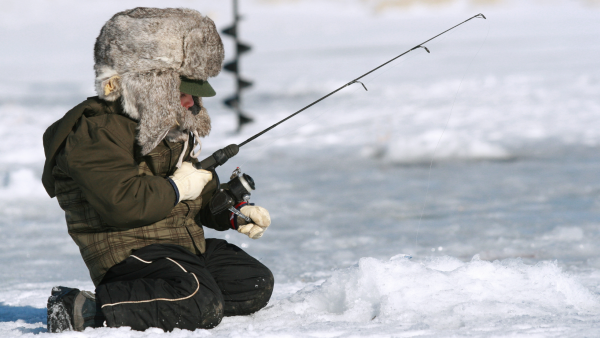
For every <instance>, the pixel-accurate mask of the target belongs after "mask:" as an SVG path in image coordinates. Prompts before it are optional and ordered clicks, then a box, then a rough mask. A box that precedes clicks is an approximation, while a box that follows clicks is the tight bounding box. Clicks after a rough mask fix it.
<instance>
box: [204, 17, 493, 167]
mask: <svg viewBox="0 0 600 338" xmlns="http://www.w3.org/2000/svg"><path fill="white" fill-rule="evenodd" d="M475 18H481V19H486V17H485V15H483V14H482V13H479V14H477V15H474V16H472V17H470V18H468V19H467V20H465V21H463V22H461V23H459V24H457V25H455V26H453V27H451V28H448V29H447V30H445V31H443V32H441V33H440V34H438V35H436V36H434V37H432V38H431V39H429V40H426V41H425V42H422V43H420V44H418V45H416V46H414V47H413V48H411V49H409V50H407V51H406V52H404V53H402V54H400V55H398V56H396V57H394V58H393V59H390V60H389V61H387V62H385V63H382V64H381V65H379V66H377V67H375V68H373V69H371V70H370V71H368V72H366V73H364V74H363V75H361V76H359V77H357V78H356V79H354V80H352V81H350V82H348V83H346V84H345V85H343V86H341V87H339V88H338V89H336V90H334V91H332V92H331V93H329V94H327V95H325V96H323V97H321V98H320V99H318V100H316V101H314V102H312V103H310V104H309V105H307V106H306V107H304V108H302V109H300V110H298V111H297V112H295V113H293V114H291V115H289V116H288V117H286V118H284V119H283V120H281V121H279V122H277V123H275V124H273V125H272V126H270V127H268V128H266V129H265V130H263V131H261V132H259V133H257V134H256V135H254V136H252V137H250V138H248V139H247V140H245V141H244V142H242V143H240V144H230V145H228V146H227V147H225V148H223V149H219V150H217V151H216V152H214V153H213V154H212V155H211V156H209V157H207V158H206V159H204V160H202V161H200V162H199V163H197V164H196V168H198V169H206V170H212V169H214V168H216V167H218V166H220V165H223V164H225V162H227V160H229V159H230V158H232V157H233V156H235V155H237V153H238V152H239V148H241V147H243V146H244V145H246V144H248V143H250V142H252V141H253V140H254V139H256V138H258V137H259V136H261V135H263V134H264V133H266V132H268V131H269V130H271V129H273V128H275V127H277V126H278V125H280V124H282V123H283V122H285V121H287V120H289V119H291V118H292V117H294V116H296V115H298V114H300V113H301V112H303V111H305V110H306V109H308V108H310V107H312V106H314V105H315V104H317V103H319V102H321V101H323V100H325V99H326V98H328V97H330V96H331V95H333V94H335V93H337V92H339V91H340V90H342V89H344V88H346V87H349V86H351V85H353V84H355V83H360V84H361V85H362V86H363V88H364V89H365V90H368V89H367V87H366V86H365V85H364V83H362V82H360V81H359V80H360V79H362V78H363V77H365V76H367V75H369V74H371V73H373V72H374V71H376V70H378V69H380V68H381V67H384V66H386V65H387V64H389V63H390V62H392V61H394V60H396V59H398V58H400V57H402V56H404V55H405V54H408V53H409V52H411V51H413V50H415V49H419V48H423V49H425V50H426V51H427V53H431V52H430V51H429V49H428V48H427V47H425V46H423V45H424V44H426V43H428V42H429V41H431V40H433V39H435V38H437V37H439V36H441V35H443V34H445V33H447V32H449V31H451V30H453V29H454V28H456V27H458V26H460V25H462V24H464V23H466V22H468V21H471V20H473V19H475Z"/></svg>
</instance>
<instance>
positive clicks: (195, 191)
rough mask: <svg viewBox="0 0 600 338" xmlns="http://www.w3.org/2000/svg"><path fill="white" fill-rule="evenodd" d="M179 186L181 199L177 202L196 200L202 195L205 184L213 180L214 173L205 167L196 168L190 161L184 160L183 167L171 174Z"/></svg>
mask: <svg viewBox="0 0 600 338" xmlns="http://www.w3.org/2000/svg"><path fill="white" fill-rule="evenodd" d="M169 177H170V178H171V181H172V182H173V183H174V184H175V185H176V186H177V190H178V191H179V199H178V200H177V203H179V202H181V201H187V200H195V199H196V198H198V196H200V193H201V192H202V189H204V186H205V185H206V184H207V183H208V182H210V180H212V173H211V172H210V171H207V170H204V169H200V170H198V169H196V168H194V165H193V164H191V163H190V162H183V163H182V164H181V167H180V168H179V169H177V170H175V172H174V173H173V176H169Z"/></svg>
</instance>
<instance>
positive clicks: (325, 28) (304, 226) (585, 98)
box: [0, 0, 600, 338]
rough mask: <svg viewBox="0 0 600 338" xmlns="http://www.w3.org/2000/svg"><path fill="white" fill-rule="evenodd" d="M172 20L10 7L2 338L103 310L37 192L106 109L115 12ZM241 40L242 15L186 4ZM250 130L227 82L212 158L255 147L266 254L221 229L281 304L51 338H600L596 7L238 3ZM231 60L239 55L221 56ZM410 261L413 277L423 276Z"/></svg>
mask: <svg viewBox="0 0 600 338" xmlns="http://www.w3.org/2000/svg"><path fill="white" fill-rule="evenodd" d="M164 5H165V3H164V2H162V1H157V0H152V1H133V0H132V1H127V2H123V1H114V0H105V1H102V2H94V3H93V4H92V3H90V2H83V1H74V0H59V1H44V0H27V1H17V0H5V1H2V3H1V4H0V37H1V38H2V49H0V74H2V76H1V77H0V137H1V139H2V142H1V143H0V154H1V156H0V240H1V241H2V242H1V243H2V245H0V261H1V262H2V264H0V336H2V337H31V336H38V335H40V336H46V335H48V333H47V332H46V329H45V323H46V322H45V320H46V318H45V316H46V310H45V305H46V300H47V297H48V296H49V294H50V290H51V288H52V287H53V286H55V285H66V286H70V287H77V288H81V289H86V290H93V284H92V283H91V281H90V279H89V276H88V273H87V269H86V268H85V265H84V264H83V261H82V260H81V257H80V255H79V251H78V248H77V247H76V245H75V244H74V243H73V241H72V240H71V239H70V237H69V236H68V234H67V231H66V226H65V224H64V214H63V212H62V211H61V210H60V208H59V207H58V204H57V202H56V201H55V200H52V199H49V198H48V197H47V195H46V194H45V191H44V189H43V187H42V185H41V183H40V177H41V173H42V167H43V160H44V153H43V148H42V134H43V132H44V130H45V129H46V128H47V127H48V126H49V125H50V124H51V123H52V122H54V121H55V120H56V119H58V118H60V117H61V116H62V115H63V114H64V113H65V112H66V111H67V110H68V109H70V108H71V107H72V106H74V105H75V104H77V103H79V102H80V101H81V100H83V99H85V97H87V96H92V95H94V93H93V71H92V65H93V58H92V48H93V43H94V41H95V37H96V36H97V34H98V32H99V30H100V28H101V26H102V25H103V23H104V22H105V21H106V20H107V19H108V18H110V16H111V15H113V14H114V13H116V12H117V11H120V10H123V9H126V8H131V7H135V6H164ZM169 6H174V7H177V6H182V7H191V8H195V9H198V10H200V11H201V12H203V13H206V14H208V15H210V16H211V17H212V18H213V19H214V20H215V22H216V24H217V26H218V27H219V28H223V27H226V26H227V25H228V24H229V23H230V22H231V8H230V3H229V1H218V2H217V1H192V0H176V1H175V0H174V1H171V2H169ZM240 11H241V13H242V14H243V16H244V21H242V23H241V27H240V32H241V39H242V41H245V42H247V43H249V44H250V45H252V46H253V50H252V52H251V53H248V54H246V55H244V56H243V57H242V60H241V70H242V74H243V76H244V77H245V78H248V79H250V80H253V81H254V82H255V86H254V87H252V88H251V89H250V90H248V91H246V92H244V95H243V106H244V109H245V110H247V112H248V114H249V115H251V116H253V117H254V118H255V121H256V122H255V123H254V124H251V125H249V126H248V127H247V128H245V129H244V130H243V131H242V133H241V134H235V133H234V132H233V131H234V129H235V121H236V120H235V116H234V115H233V114H232V113H231V112H230V111H229V110H227V109H226V108H225V107H224V106H223V105H222V104H221V100H222V99H224V98H226V97H228V95H230V94H231V93H232V91H233V84H232V77H231V75H230V74H226V73H223V74H221V75H220V76H219V77H218V78H216V79H214V80H212V81H211V84H212V85H213V87H214V88H215V89H216V91H217V93H218V95H217V97H216V98H214V99H210V100H205V102H204V103H205V105H206V106H207V109H208V110H209V112H210V114H211V117H212V120H213V131H212V133H211V135H210V136H209V137H207V138H206V139H205V140H204V142H203V144H204V149H203V153H204V154H210V153H211V152H212V151H214V150H216V149H218V148H221V147H223V146H225V145H227V144H230V143H240V142H242V141H243V140H245V139H247V138H248V137H250V136H252V135H253V134H255V133H257V132H259V131H260V130H262V129H264V128H266V127H267V126H269V125H271V124H272V123H275V122H277V121H278V120H280V119H282V118H284V117H285V116H287V115H289V114H291V113H293V112H294V111H296V110H298V109H300V108H302V107H304V106H305V105H307V104H309V103H310V102H312V101H314V100H316V99H318V98H319V97H321V96H323V95H325V94H327V93H328V92H330V91H332V90H334V89H336V88H338V87H340V86H342V85H344V84H345V83H347V82H348V81H350V80H352V79H354V78H356V77H357V76H359V75H361V74H363V73H365V72H366V71H368V70H369V69H371V68H373V67H375V66H376V65H378V64H380V63H383V62H385V61H387V60H389V59H391V58H392V57H394V56H396V55H398V54H400V53H402V52H404V51H405V50H407V49H409V48H412V47H413V46H415V45H417V44H418V43H421V42H423V41H425V40H427V39H429V38H430V37H432V36H434V35H436V34H438V33H439V32H441V31H443V30H445V29H447V28H449V27H451V26H453V25H455V24H457V23H459V22H461V21H463V20H465V19H466V18H468V17H471V16H473V15H475V14H477V13H479V12H482V13H484V14H485V15H486V16H487V18H488V20H482V19H474V20H471V21H470V22H469V23H467V24H465V25H463V26H461V27H459V28H457V29H456V30H454V31H452V32H450V33H448V34H446V35H444V36H442V37H440V38H438V39H436V40H434V41H432V42H430V43H428V44H427V47H428V48H429V49H430V50H431V54H428V53H427V52H425V51H424V50H422V49H420V50H416V51H413V52H411V53H409V54H407V55H406V56H405V57H403V58H401V59H399V60H397V61H395V62H394V63H392V64H391V65H389V66H387V67H385V68H383V69H382V70H380V71H378V72H375V73H374V74H372V75H369V76H367V77H366V78H364V79H363V81H362V82H363V83H364V84H365V85H366V87H367V88H368V91H367V92H365V90H364V89H363V88H362V86H361V85H359V84H357V85H352V86H350V87H348V88H345V89H343V90H342V91H340V92H339V93H337V94H336V95H334V96H332V97H330V98H328V99H327V100H325V101H323V102H321V103H319V104H318V105H316V106H314V107H312V108H310V109H309V110H307V111H305V112H303V113H302V114H300V115H298V116H296V117H294V118H293V119H291V120H290V121H288V122H286V123H284V124H282V125H281V126H279V127H277V128H275V129H274V130H272V131H271V132H269V133H268V134H266V135H264V136H262V137H260V138H259V139H257V140H256V141H253V142H252V143H250V144H248V145H246V146H244V147H243V148H242V149H241V151H240V154H239V155H238V156H237V157H236V158H234V159H232V160H231V161H230V162H228V163H227V164H226V165H225V166H223V167H222V168H221V169H219V174H220V175H221V177H227V176H228V175H229V173H230V172H231V171H232V170H233V169H234V168H235V167H237V166H240V167H241V168H242V170H243V171H244V172H246V173H248V174H250V175H251V176H252V177H253V178H254V179H255V181H256V185H257V191H256V193H254V194H253V197H252V199H253V201H254V202H255V203H257V204H259V205H261V206H264V207H266V208H267V209H269V211H270V212H271V215H272V219H273V225H272V226H271V227H270V228H269V230H268V231H267V232H266V233H265V235H264V236H263V237H262V238H261V239H260V240H250V239H248V238H247V237H245V236H243V235H240V234H238V233H235V232H225V233H218V232H215V231H212V230H207V236H208V237H219V238H225V239H227V240H228V241H230V242H232V243H234V244H236V245H239V246H240V247H242V248H244V250H246V251H248V252H249V253H250V254H252V255H253V256H255V257H257V258H259V259H260V260H261V261H262V262H264V263H265V264H266V265H267V266H269V267H270V268H271V270H272V271H273V273H274V275H275V279H276V285H275V291H274V295H273V298H272V300H271V302H270V303H269V305H268V306H267V307H266V308H265V309H263V310H261V311H259V312H258V313H256V314H254V315H251V316H246V317H230V318H225V319H224V320H223V322H222V323H221V324H220V325H219V326H218V327H217V328H215V329H212V330H197V331H194V332H189V331H181V330H176V331H174V332H171V333H164V332H162V331H160V330H156V329H151V330H148V331H146V332H136V331H131V330H129V329H128V328H120V329H110V328H99V329H88V330H86V331H85V332H81V333H80V332H65V333H61V334H56V335H54V336H56V337H117V338H125V337H176V338H181V337H412V336H424V337H450V336H451V337H473V336H474V337H501V336H518V337H592V336H597V335H598V333H597V332H598V328H599V327H600V321H599V320H598V312H599V307H600V300H599V298H598V297H599V295H600V283H599V281H600V255H599V254H600V250H599V249H598V245H597V243H598V241H599V240H600V231H599V226H600V197H599V192H600V176H599V175H598V172H599V170H600V155H599V154H600V152H599V151H598V150H599V149H600V129H599V128H598V126H599V125H600V72H599V71H600V64H599V63H600V48H599V47H598V44H597V43H596V41H598V39H599V38H600V25H598V22H600V21H599V20H598V19H599V18H600V7H598V4H597V2H595V1H583V0H582V1H566V0H564V1H563V0H555V1H545V2H542V1H534V0H527V1H516V0H512V1H511V0H500V1H467V0H446V1H427V2H419V1H388V0H370V1H359V0H328V1H314V0H297V1H283V0H279V1H273V0H271V1H266V0H262V1H260V0H247V1H241V4H240ZM223 39H224V42H225V44H226V60H229V59H230V57H231V55H232V48H233V44H232V43H231V39H229V38H228V37H224V38H223ZM409 257H412V258H409Z"/></svg>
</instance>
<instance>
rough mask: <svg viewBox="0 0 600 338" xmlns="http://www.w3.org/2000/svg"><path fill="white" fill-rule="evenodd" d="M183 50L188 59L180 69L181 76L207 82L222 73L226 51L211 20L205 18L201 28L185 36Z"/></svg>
mask: <svg viewBox="0 0 600 338" xmlns="http://www.w3.org/2000/svg"><path fill="white" fill-rule="evenodd" d="M183 48H184V52H185V55H186V57H185V59H184V63H183V65H182V66H181V69H180V72H181V75H183V76H185V77H188V78H192V79H202V80H205V81H206V80H207V79H208V78H209V77H213V76H217V75H218V74H219V73H220V72H221V65H222V63H223V59H224V58H225V51H224V50H223V42H222V41H221V37H220V36H219V32H218V31H217V28H216V27H215V23H214V22H213V21H212V20H211V19H209V18H203V20H202V22H201V23H200V26H199V27H197V28H194V29H192V30H191V31H190V32H189V33H188V34H187V35H186V36H185V41H184V46H183Z"/></svg>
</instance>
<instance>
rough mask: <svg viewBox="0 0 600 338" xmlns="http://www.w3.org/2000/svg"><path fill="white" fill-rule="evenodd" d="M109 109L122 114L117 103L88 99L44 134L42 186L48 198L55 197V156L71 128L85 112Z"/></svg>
mask: <svg viewBox="0 0 600 338" xmlns="http://www.w3.org/2000/svg"><path fill="white" fill-rule="evenodd" d="M107 108H108V109H110V110H111V111H112V112H113V113H123V110H122V108H121V107H120V104H119V103H118V102H106V101H103V100H100V99H98V97H88V99H87V100H85V101H83V102H82V103H80V104H78V105H77V106H75V107H74V108H73V109H71V110H69V111H68V112H67V113H66V114H65V116H63V117H62V118H61V119H60V120H58V121H56V122H54V123H53V124H52V125H51V126H50V127H48V129H46V131H45V132H44V137H43V140H44V155H46V161H45V163H44V172H43V173H42V184H43V185H44V188H45V189H46V192H47V193H48V195H50V197H54V196H56V194H55V192H54V189H55V187H54V177H53V176H52V170H53V169H54V166H55V165H56V154H57V153H58V151H59V150H60V148H61V147H62V145H63V144H64V141H65V140H66V138H67V136H69V133H71V131H72V130H73V127H74V126H75V124H76V123H77V121H78V120H79V118H81V116H82V115H83V114H84V113H85V112H86V111H94V112H100V111H103V110H105V109H107Z"/></svg>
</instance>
